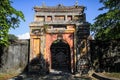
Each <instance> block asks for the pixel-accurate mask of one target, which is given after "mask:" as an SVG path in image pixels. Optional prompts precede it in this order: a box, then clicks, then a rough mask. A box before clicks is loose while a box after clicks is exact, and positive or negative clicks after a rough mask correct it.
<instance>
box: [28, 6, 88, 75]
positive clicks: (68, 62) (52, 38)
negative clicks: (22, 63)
mask: <svg viewBox="0 0 120 80" xmlns="http://www.w3.org/2000/svg"><path fill="white" fill-rule="evenodd" d="M84 10H85V7H84V6H78V5H75V6H64V5H61V4H59V5H57V6H45V5H42V6H35V7H34V11H35V15H34V21H33V22H31V23H30V56H29V62H31V61H32V60H34V59H35V58H37V57H38V56H39V57H40V58H39V59H40V60H38V62H39V61H41V58H42V59H43V60H42V61H43V62H44V68H46V70H51V69H56V70H61V71H68V72H72V73H73V72H76V71H77V68H76V65H77V60H78V58H79V57H78V56H82V55H85V54H87V47H86V46H87V45H85V44H84V47H83V50H84V51H82V50H81V49H80V47H81V46H80V45H82V44H81V43H82V41H85V43H87V38H88V36H89V33H90V32H89V25H90V24H89V23H88V22H86V15H85V13H84ZM38 64H39V65H41V63H38ZM39 65H38V66H39ZM42 66H43V65H42ZM32 69H35V66H33V67H32ZM32 69H30V70H32ZM36 69H37V68H36Z"/></svg>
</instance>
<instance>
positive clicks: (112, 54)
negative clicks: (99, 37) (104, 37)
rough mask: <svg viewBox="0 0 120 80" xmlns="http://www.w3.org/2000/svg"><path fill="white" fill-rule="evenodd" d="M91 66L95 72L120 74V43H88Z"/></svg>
mask: <svg viewBox="0 0 120 80" xmlns="http://www.w3.org/2000/svg"><path fill="white" fill-rule="evenodd" d="M90 53H91V61H92V66H93V68H94V69H95V70H96V71H108V72H109V71H110V72H120V41H119V40H111V41H95V40H91V41H90Z"/></svg>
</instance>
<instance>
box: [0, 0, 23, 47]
mask: <svg viewBox="0 0 120 80" xmlns="http://www.w3.org/2000/svg"><path fill="white" fill-rule="evenodd" d="M11 3H12V1H10V0H0V45H7V44H8V32H9V29H10V28H14V29H15V28H17V27H19V24H20V20H21V19H22V20H24V15H23V13H22V12H21V11H18V10H16V9H15V8H13V7H12V6H11Z"/></svg>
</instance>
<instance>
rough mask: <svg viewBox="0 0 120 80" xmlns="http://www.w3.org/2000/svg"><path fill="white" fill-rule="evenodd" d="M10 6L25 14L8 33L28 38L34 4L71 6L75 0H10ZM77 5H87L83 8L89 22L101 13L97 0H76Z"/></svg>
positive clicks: (100, 5)
mask: <svg viewBox="0 0 120 80" xmlns="http://www.w3.org/2000/svg"><path fill="white" fill-rule="evenodd" d="M12 1H13V3H12V6H13V7H14V8H16V9H17V10H20V11H22V12H23V14H24V16H25V22H23V21H21V23H20V25H19V28H16V29H15V30H14V29H11V30H10V32H9V33H10V34H14V35H16V36H18V37H19V38H20V39H26V38H29V24H30V23H31V22H33V18H34V10H33V7H34V6H36V5H37V6H41V5H42V3H45V4H46V5H47V6H56V5H58V4H63V5H65V6H73V5H74V4H75V2H76V0H12ZM77 1H78V4H79V5H84V6H85V7H87V10H85V13H86V19H87V21H88V22H89V23H93V22H94V20H93V19H94V18H95V17H96V16H97V15H99V14H100V13H103V12H102V11H98V8H100V7H102V4H100V3H99V0H77Z"/></svg>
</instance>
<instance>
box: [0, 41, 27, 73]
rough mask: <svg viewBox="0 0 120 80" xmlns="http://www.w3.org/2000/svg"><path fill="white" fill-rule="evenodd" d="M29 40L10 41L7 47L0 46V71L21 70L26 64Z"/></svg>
mask: <svg viewBox="0 0 120 80" xmlns="http://www.w3.org/2000/svg"><path fill="white" fill-rule="evenodd" d="M28 53H29V40H19V41H12V42H11V44H10V45H9V46H8V47H3V46H0V71H1V72H8V71H12V70H14V71H15V70H19V71H21V70H23V69H24V68H25V67H26V66H27V64H28V56H29V54H28Z"/></svg>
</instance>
